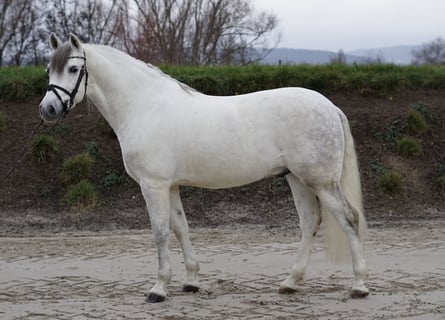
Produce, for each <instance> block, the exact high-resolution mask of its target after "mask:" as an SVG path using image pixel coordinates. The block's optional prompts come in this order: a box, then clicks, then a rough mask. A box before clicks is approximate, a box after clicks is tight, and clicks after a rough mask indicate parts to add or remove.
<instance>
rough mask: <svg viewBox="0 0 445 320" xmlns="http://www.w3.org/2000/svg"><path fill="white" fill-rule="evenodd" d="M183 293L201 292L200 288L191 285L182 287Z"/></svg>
mask: <svg viewBox="0 0 445 320" xmlns="http://www.w3.org/2000/svg"><path fill="white" fill-rule="evenodd" d="M182 291H183V292H193V293H196V292H198V291H199V287H197V286H194V285H191V284H185V285H184V286H183V287H182Z"/></svg>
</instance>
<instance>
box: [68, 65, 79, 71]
mask: <svg viewBox="0 0 445 320" xmlns="http://www.w3.org/2000/svg"><path fill="white" fill-rule="evenodd" d="M78 70H79V68H78V67H76V66H72V67H70V69H69V71H70V73H76V72H77V71H78Z"/></svg>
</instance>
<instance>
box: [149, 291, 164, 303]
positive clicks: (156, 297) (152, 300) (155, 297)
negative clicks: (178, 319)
mask: <svg viewBox="0 0 445 320" xmlns="http://www.w3.org/2000/svg"><path fill="white" fill-rule="evenodd" d="M164 300H165V297H164V296H161V295H159V294H157V293H150V294H149V295H148V297H147V302H150V303H157V302H162V301H164Z"/></svg>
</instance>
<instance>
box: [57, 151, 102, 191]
mask: <svg viewBox="0 0 445 320" xmlns="http://www.w3.org/2000/svg"><path fill="white" fill-rule="evenodd" d="M93 161H94V160H93V158H92V157H91V156H90V155H89V154H88V153H87V152H83V153H81V154H78V155H75V156H73V157H71V158H68V159H66V160H65V161H64V162H63V166H62V172H61V174H60V178H61V179H62V181H63V182H64V183H65V184H75V183H78V182H80V181H81V180H83V179H87V178H88V177H89V176H90V174H91V169H92V167H93Z"/></svg>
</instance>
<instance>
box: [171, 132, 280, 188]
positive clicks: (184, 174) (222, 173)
mask: <svg viewBox="0 0 445 320" xmlns="http://www.w3.org/2000/svg"><path fill="white" fill-rule="evenodd" d="M235 140H236V141H230V142H227V141H226V142H223V143H221V142H220V143H218V142H216V141H215V142H213V143H209V144H207V143H203V144H201V145H200V146H199V147H197V146H196V145H195V147H194V148H187V149H188V151H187V152H186V154H182V155H180V156H179V157H178V165H177V171H176V174H175V175H176V177H177V184H180V185H190V186H196V187H205V188H211V189H219V188H229V187H236V186H241V185H245V184H248V183H251V182H255V181H258V180H261V179H263V178H265V177H267V176H271V175H275V174H279V173H281V172H283V171H285V170H286V168H285V165H284V163H283V161H282V158H281V157H280V155H279V151H278V149H279V148H277V147H276V146H274V145H273V143H271V142H267V141H263V143H262V144H261V146H260V147H259V146H258V145H255V144H252V143H250V142H246V141H243V140H240V139H235ZM191 149H193V150H194V151H191Z"/></svg>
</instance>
